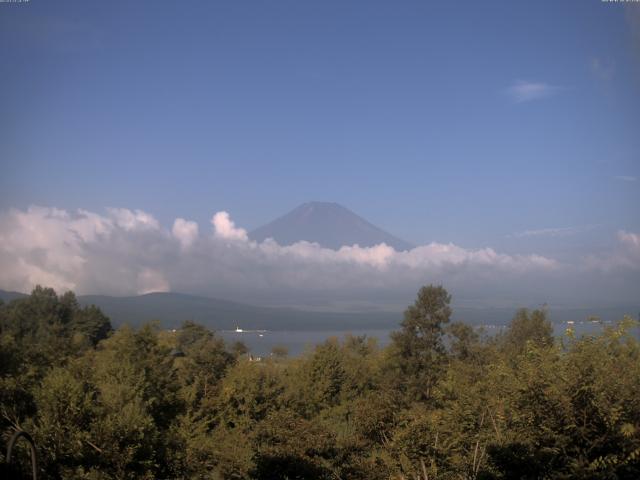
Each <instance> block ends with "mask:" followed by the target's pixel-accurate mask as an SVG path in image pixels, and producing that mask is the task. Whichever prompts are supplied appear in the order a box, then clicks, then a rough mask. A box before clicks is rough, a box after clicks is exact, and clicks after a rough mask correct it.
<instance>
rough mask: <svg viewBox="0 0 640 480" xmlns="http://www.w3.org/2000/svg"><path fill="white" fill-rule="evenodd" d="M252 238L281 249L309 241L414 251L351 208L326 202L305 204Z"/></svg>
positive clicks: (268, 225) (324, 245) (331, 244)
mask: <svg viewBox="0 0 640 480" xmlns="http://www.w3.org/2000/svg"><path fill="white" fill-rule="evenodd" d="M249 237H250V238H251V239H252V240H256V241H258V242H261V241H263V240H265V239H267V238H273V239H274V240H275V241H276V242H278V243H279V244H280V245H291V244H292V243H296V242H299V241H301V240H306V241H308V242H316V243H319V244H320V245H322V246H323V247H326V248H332V249H339V248H340V247H342V246H344V245H349V246H351V245H354V244H358V245H360V246H361V247H372V246H374V245H378V244H380V243H386V244H387V245H389V246H391V247H393V248H395V249H396V250H398V251H402V250H410V249H411V248H413V245H411V244H410V243H408V242H405V241H404V240H401V239H399V238H397V237H395V236H393V235H391V234H390V233H387V232H385V231H384V230H382V229H381V228H378V227H376V226H375V225H373V224H371V223H369V222H368V221H366V220H365V219H364V218H362V217H360V216H358V215H356V214H355V213H353V212H352V211H351V210H349V209H348V208H345V207H343V206H342V205H339V204H337V203H327V202H309V203H304V204H302V205H300V206H299V207H297V208H295V209H293V210H292V211H290V212H289V213H287V214H286V215H284V216H282V217H280V218H277V219H276V220H274V221H273V222H271V223H268V224H266V225H264V226H262V227H260V228H257V229H255V230H253V231H252V232H250V233H249Z"/></svg>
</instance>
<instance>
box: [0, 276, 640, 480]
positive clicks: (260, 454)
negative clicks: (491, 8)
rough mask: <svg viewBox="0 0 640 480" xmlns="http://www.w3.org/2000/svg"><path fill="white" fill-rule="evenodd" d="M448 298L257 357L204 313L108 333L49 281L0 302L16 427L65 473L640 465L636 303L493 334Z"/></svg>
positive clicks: (252, 473)
mask: <svg viewBox="0 0 640 480" xmlns="http://www.w3.org/2000/svg"><path fill="white" fill-rule="evenodd" d="M450 301H451V297H450V296H449V294H448V293H447V291H446V290H445V289H444V288H443V287H441V286H427V287H423V288H422V289H421V290H420V292H419V293H418V297H417V299H416V302H415V303H414V305H412V306H410V307H409V308H408V309H407V310H406V312H405V315H404V319H403V321H402V323H401V325H400V327H401V328H400V330H399V331H397V332H395V333H394V334H393V336H392V342H391V344H390V345H389V346H388V347H386V348H380V347H378V346H377V344H376V342H375V340H374V339H371V338H367V337H354V336H346V337H345V338H344V339H342V340H338V339H335V338H334V339H330V340H328V341H326V342H324V343H323V344H321V345H317V346H316V347H315V348H314V349H312V350H309V351H308V352H307V353H306V354H305V355H302V356H300V357H295V358H294V357H288V356H287V352H286V349H284V348H277V349H274V355H273V356H272V357H271V358H269V359H267V360H262V361H253V359H252V358H250V357H249V355H248V354H247V349H246V347H244V346H243V345H240V344H234V345H227V344H225V342H224V341H223V340H222V339H221V338H220V337H218V336H217V335H216V334H215V333H214V332H211V331H210V330H208V329H206V328H204V327H202V326H200V325H197V324H194V323H193V322H185V323H184V324H183V325H182V327H181V328H180V329H178V330H176V331H166V330H162V329H160V328H159V326H158V325H155V324H149V325H145V326H143V327H140V328H138V329H133V328H129V327H126V326H125V327H121V328H120V329H118V330H117V331H115V332H113V331H112V329H111V327H110V323H109V320H108V319H107V318H106V317H105V316H104V315H103V314H102V313H101V312H100V310H99V309H97V308H95V307H84V308H82V307H80V306H79V305H78V303H77V300H76V298H75V296H74V295H73V293H70V292H69V293H65V294H63V295H60V296H58V295H57V294H56V293H55V292H54V291H53V290H51V289H46V288H41V287H37V288H36V289H34V291H33V293H32V294H31V295H30V296H29V297H28V298H25V299H21V300H15V301H12V302H9V303H7V304H0V414H1V420H0V422H2V423H1V426H2V428H3V431H4V432H5V433H4V437H3V438H4V439H5V440H6V439H7V436H8V435H10V434H11V433H12V432H13V431H15V429H17V428H22V429H25V430H27V431H29V432H30V433H32V434H33V436H34V438H35V440H36V443H37V446H38V450H39V458H40V466H41V470H42V471H41V473H42V477H43V478H53V479H56V478H79V479H133V478H149V479H151V478H201V479H206V478H209V479H274V480H275V479H355V480H359V479H362V480H365V479H366V480H382V479H397V480H400V479H421V480H425V479H427V478H429V479H511V478H525V479H526V478H530V479H537V478H549V479H569V478H585V479H587V478H588V479H614V478H615V479H635V478H640V402H638V401H637V396H638V392H639V391H640V344H639V342H638V340H637V339H636V338H634V336H633V335H631V333H630V332H631V330H632V329H633V328H636V324H635V323H634V322H633V321H632V320H631V319H629V318H626V319H625V320H624V321H622V322H621V323H620V324H618V325H616V326H615V327H610V328H604V329H603V332H602V333H601V334H599V335H596V336H587V337H582V338H576V337H575V336H569V338H568V340H566V341H563V342H562V343H561V342H556V341H555V340H554V338H553V334H552V326H551V324H550V322H549V321H548V319H547V313H546V311H545V310H534V311H532V312H529V311H527V310H520V311H518V312H516V314H515V316H514V319H513V321H512V322H511V324H510V325H509V326H508V328H507V329H506V332H505V333H504V334H503V335H499V336H497V337H494V338H486V337H484V336H482V335H480V334H479V333H478V332H477V331H476V330H475V329H473V328H472V327H470V326H469V325H466V324H463V323H450V322H449V319H450V316H451V309H450V307H449V305H450ZM24 458H25V459H26V458H28V457H24ZM1 460H2V458H0V461H1Z"/></svg>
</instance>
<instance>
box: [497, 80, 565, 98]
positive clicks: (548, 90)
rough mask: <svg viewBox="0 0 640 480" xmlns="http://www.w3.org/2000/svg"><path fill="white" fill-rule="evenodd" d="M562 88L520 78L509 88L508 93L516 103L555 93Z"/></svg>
mask: <svg viewBox="0 0 640 480" xmlns="http://www.w3.org/2000/svg"><path fill="white" fill-rule="evenodd" d="M559 90H560V87H558V86H556V85H550V84H548V83H542V82H529V81H524V80H519V81H517V82H515V83H514V84H513V85H511V86H510V87H508V88H507V95H509V97H510V98H511V100H512V101H514V102H515V103H524V102H531V101H533V100H540V99H542V98H547V97H550V96H552V95H555V94H556V93H557V92H558V91H559Z"/></svg>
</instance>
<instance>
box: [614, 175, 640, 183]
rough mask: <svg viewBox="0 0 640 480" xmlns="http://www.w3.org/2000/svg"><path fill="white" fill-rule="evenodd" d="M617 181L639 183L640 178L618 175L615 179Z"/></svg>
mask: <svg viewBox="0 0 640 480" xmlns="http://www.w3.org/2000/svg"><path fill="white" fill-rule="evenodd" d="M613 178H615V179H616V180H622V181H623V182H637V181H638V177H632V176H631V175H616V176H615V177H613Z"/></svg>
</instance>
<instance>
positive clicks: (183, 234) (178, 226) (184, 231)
mask: <svg viewBox="0 0 640 480" xmlns="http://www.w3.org/2000/svg"><path fill="white" fill-rule="evenodd" d="M171 233H172V234H173V236H174V237H175V238H176V239H177V240H178V241H179V242H180V245H181V246H182V248H189V247H190V246H191V245H192V244H193V242H195V241H196V239H197V238H198V224H197V223H196V222H191V221H189V220H185V219H184V218H176V219H175V221H174V222H173V228H172V229H171Z"/></svg>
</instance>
